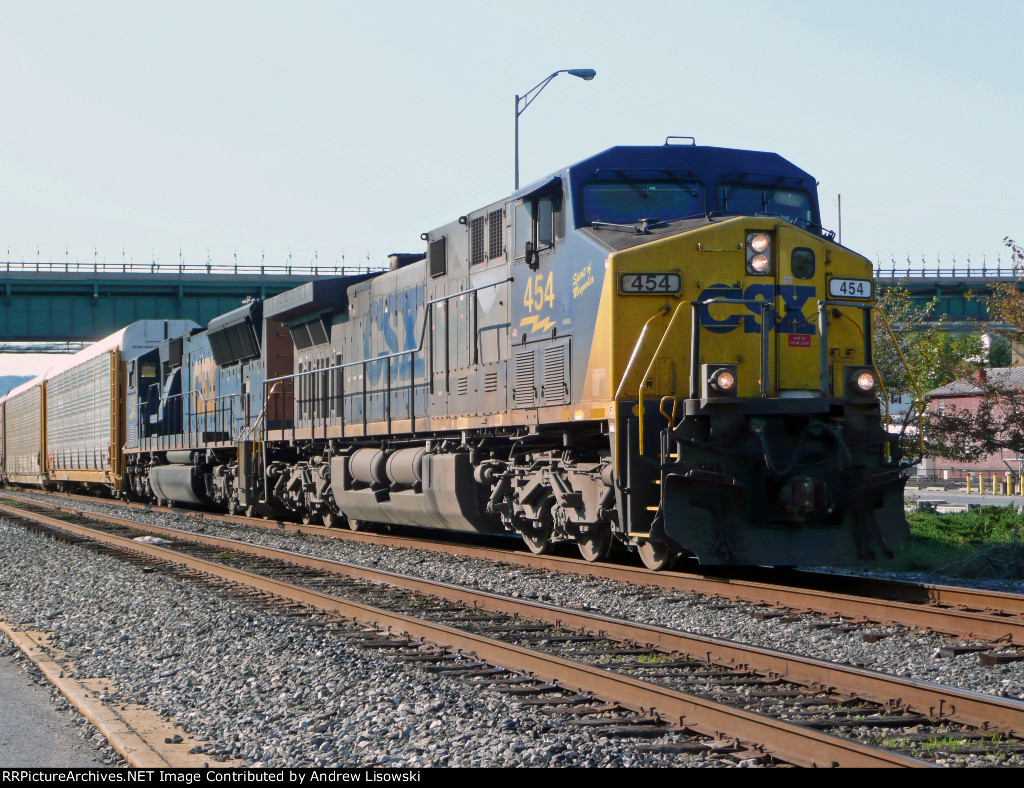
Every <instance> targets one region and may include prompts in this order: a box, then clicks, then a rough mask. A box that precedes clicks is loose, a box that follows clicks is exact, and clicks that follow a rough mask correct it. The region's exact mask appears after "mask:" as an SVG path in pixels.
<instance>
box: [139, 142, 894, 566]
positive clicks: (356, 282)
mask: <svg viewBox="0 0 1024 788" xmlns="http://www.w3.org/2000/svg"><path fill="white" fill-rule="evenodd" d="M421 238H422V240H423V241H424V251H423V252H422V253H415V254H400V255H393V256H392V257H391V265H390V270H387V271H383V272H381V273H379V274H376V275H369V276H367V275H362V276H357V277H340V278H337V279H332V280H320V281H314V282H311V283H309V284H308V285H305V286H303V287H301V288H298V289H296V290H293V291H289V292H287V293H284V294H282V295H279V296H275V297H273V298H270V299H268V300H266V301H265V302H262V304H258V305H250V306H248V307H244V308H243V309H242V310H238V311H237V312H236V313H231V314H230V315H226V316H224V317H223V318H218V320H216V321H214V322H212V323H211V324H210V326H209V328H208V329H206V331H205V332H191V333H190V334H189V335H187V336H186V337H184V339H182V338H178V339H174V338H170V339H168V340H166V341H165V342H164V343H163V345H162V346H161V348H160V350H159V352H157V351H153V352H152V354H151V355H152V358H151V359H140V361H139V370H140V373H141V369H142V365H143V363H147V362H148V368H149V369H153V368H154V367H155V368H157V369H158V370H159V374H158V376H157V378H156V379H154V380H151V381H146V382H145V383H146V385H143V381H141V378H140V379H139V385H137V386H136V387H135V388H130V389H129V393H128V402H127V408H128V411H129V413H130V414H132V415H130V416H129V417H128V421H129V423H137V424H138V425H139V430H138V432H137V433H134V434H133V439H132V440H131V441H129V445H127V446H126V448H125V457H126V462H127V466H128V468H127V474H126V478H127V479H129V480H131V490H132V491H133V493H134V494H136V495H140V496H148V497H151V498H153V497H155V498H160V499H171V500H179V501H183V502H188V503H193V504H195V503H212V504H215V505H219V506H222V507H226V508H229V509H232V510H237V509H244V510H247V511H250V512H262V513H264V514H268V515H269V514H274V513H280V512H282V511H291V512H293V513H294V514H296V515H298V516H301V517H303V518H304V519H306V520H307V521H312V520H319V521H322V522H324V523H325V524H327V525H336V524H339V525H347V526H349V527H351V528H360V527H362V526H363V525H365V524H367V523H398V524H408V525H416V526H424V527H429V528H442V529H454V530H467V531H478V532H494V533H500V532H515V533H518V534H520V535H521V537H522V538H523V540H524V541H525V542H526V544H527V545H528V546H529V547H530V549H531V550H533V551H535V552H538V553H539V552H544V551H546V550H548V549H550V548H551V547H552V546H554V545H556V544H558V543H560V542H572V543H575V544H576V545H577V546H578V548H579V550H580V552H581V554H582V555H583V556H584V557H585V558H587V559H588V560H592V561H596V560H601V559H604V558H605V557H607V556H608V555H609V554H610V553H611V552H612V551H613V549H615V548H616V547H622V546H625V547H626V548H628V549H630V550H637V551H638V552H639V553H640V556H641V557H642V559H643V561H644V563H645V564H647V565H648V566H649V567H652V568H663V567H665V566H667V565H668V564H669V563H671V562H672V561H674V560H675V559H676V558H677V557H679V556H688V557H693V558H696V559H697V560H698V561H700V562H701V563H704V564H733V565H736V564H767V565H791V564H808V563H815V564H821V563H833V564H848V563H856V562H860V561H864V560H871V559H875V558H880V557H883V556H886V555H891V554H892V552H893V551H894V550H895V549H896V548H898V547H899V545H900V544H901V543H902V541H903V540H904V539H905V537H906V532H907V528H906V523H905V519H904V515H903V486H904V482H905V472H906V471H905V467H904V465H903V463H902V462H901V458H900V455H899V448H898V445H897V443H896V442H895V441H894V440H893V439H891V438H890V436H889V435H888V434H887V432H886V431H885V430H884V429H883V428H882V426H881V423H880V418H879V403H878V400H877V396H876V385H877V382H876V380H875V374H876V373H875V370H874V366H873V364H872V359H871V320H870V314H871V312H870V310H871V306H872V303H873V295H874V293H873V279H872V267H871V264H870V262H869V261H868V260H866V259H865V258H864V257H862V256H860V255H857V254H855V253H853V252H851V251H850V250H848V249H846V248H844V247H842V246H841V245H839V244H837V243H835V241H834V240H833V238H832V236H831V234H830V233H828V232H826V231H824V230H823V229H822V227H821V219H820V214H819V208H818V199H817V192H816V184H815V181H814V179H813V178H812V177H811V176H810V175H809V174H808V173H806V172H804V171H803V170H800V169H799V168H797V167H795V166H794V165H792V164H791V163H789V162H788V161H786V160H785V159H783V158H781V157H779V156H777V155H775V154H771V153H758V152H752V151H742V150H731V149H721V148H712V147H700V146H696V145H668V144H666V145H664V146H657V147H655V146H651V147H617V148H612V149H610V150H607V151H605V152H603V153H600V154H598V155H596V156H593V157H591V158H589V159H586V160H585V161H582V162H580V163H579V164H576V165H574V166H571V167H568V168H566V169H563V170H561V171H559V172H556V173H554V174H552V175H551V176H549V177H547V178H544V179H542V180H540V181H537V182H536V183H534V184H532V185H530V186H527V187H526V188H523V189H520V190H519V191H517V192H515V193H514V194H512V195H511V196H510V197H508V198H506V199H503V200H500V201H498V202H495V203H493V204H491V205H488V206H486V207H483V208H481V209H479V210H475V211H472V212H469V213H467V214H466V215H464V216H462V217H460V218H459V219H458V220H457V221H453V222H452V223H450V224H448V225H445V226H443V227H440V228H437V229H435V230H432V231H430V232H427V233H424V234H423V235H422V236H421ZM200 372H201V374H199V373H200ZM204 381H205V382H204Z"/></svg>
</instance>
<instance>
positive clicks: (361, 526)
mask: <svg viewBox="0 0 1024 788" xmlns="http://www.w3.org/2000/svg"><path fill="white" fill-rule="evenodd" d="M367 525H368V523H367V522H366V520H356V519H355V518H353V517H349V518H348V530H350V531H365V530H366V526H367Z"/></svg>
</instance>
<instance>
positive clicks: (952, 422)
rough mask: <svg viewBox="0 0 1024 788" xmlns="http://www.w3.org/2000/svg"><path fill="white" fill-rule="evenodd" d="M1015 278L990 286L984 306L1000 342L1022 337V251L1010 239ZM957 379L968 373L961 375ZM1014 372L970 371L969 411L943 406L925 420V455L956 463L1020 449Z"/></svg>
mask: <svg viewBox="0 0 1024 788" xmlns="http://www.w3.org/2000/svg"><path fill="white" fill-rule="evenodd" d="M1004 242H1005V243H1006V246H1007V247H1008V248H1009V249H1010V254H1011V259H1012V261H1013V267H1014V274H1015V276H1016V281H1013V282H1000V283H996V284H994V285H993V286H992V295H991V296H990V297H989V299H988V301H987V304H986V306H987V307H988V312H989V315H990V317H991V318H992V319H993V320H995V321H997V322H1000V323H1002V324H1003V325H1004V326H1005V328H1002V329H1000V332H999V333H1000V334H1001V338H1002V340H1003V341H1004V342H1008V341H1009V340H1013V339H1018V340H1019V339H1020V338H1021V337H1024V292H1022V291H1021V289H1020V288H1021V284H1022V283H1024V249H1022V248H1021V247H1020V246H1018V245H1017V244H1016V243H1014V242H1013V241H1012V240H1011V239H1010V238H1006V239H1004ZM962 377H968V376H967V375H964V376H962ZM1017 379H1018V376H1017V375H1011V374H1009V373H1001V374H996V373H995V371H990V372H989V373H988V374H986V375H975V376H974V379H973V380H972V381H971V383H972V385H973V390H974V391H975V392H976V393H977V394H978V395H979V396H980V401H979V402H978V405H977V407H976V408H974V409H973V410H968V409H965V408H956V407H953V406H947V408H946V409H945V411H944V412H943V413H941V414H939V413H935V414H932V416H931V419H930V421H929V431H928V432H929V434H928V446H929V450H930V452H931V453H934V454H937V455H938V456H941V457H947V458H949V459H952V460H957V461H961V462H973V461H976V460H979V459H981V458H983V457H985V456H987V455H989V454H993V453H995V452H996V451H998V450H1000V449H1008V450H1010V451H1015V452H1018V453H1024V389H1022V387H1021V386H1020V385H1019V384H1018V383H1017Z"/></svg>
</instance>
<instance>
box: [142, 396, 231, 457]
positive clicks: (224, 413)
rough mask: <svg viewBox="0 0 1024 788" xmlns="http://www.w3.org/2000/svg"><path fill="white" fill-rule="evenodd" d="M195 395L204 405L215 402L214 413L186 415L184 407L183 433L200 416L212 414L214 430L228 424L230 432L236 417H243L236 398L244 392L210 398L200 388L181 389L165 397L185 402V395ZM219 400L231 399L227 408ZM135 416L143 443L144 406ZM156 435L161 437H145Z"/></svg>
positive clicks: (148, 438)
mask: <svg viewBox="0 0 1024 788" xmlns="http://www.w3.org/2000/svg"><path fill="white" fill-rule="evenodd" d="M157 386H158V384H156V383H154V384H151V386H150V389H153V388H155V387H157ZM193 396H194V397H197V398H198V399H199V400H201V401H202V403H203V405H206V404H209V403H213V404H214V411H213V413H212V414H210V413H208V412H203V413H199V412H193V413H189V414H187V417H186V413H185V410H184V408H182V414H181V417H182V425H181V429H182V434H187V433H188V432H191V430H186V429H185V427H186V426H189V427H193V426H198V420H199V418H200V417H210V416H212V420H213V424H214V430H213V431H214V432H217V431H218V429H217V428H218V427H221V428H222V427H225V426H226V427H227V428H228V429H227V430H226V431H228V432H229V433H230V428H231V425H232V424H233V423H234V421H235V420H236V418H237V419H238V420H241V418H242V414H239V415H238V416H237V417H236V415H235V407H234V400H235V399H236V398H239V399H241V398H244V397H245V396H246V395H245V394H243V393H235V394H220V395H218V396H216V397H213V398H212V399H209V398H207V397H206V395H205V394H203V392H202V391H200V390H199V389H195V390H193V391H187V392H186V391H181V392H178V393H177V394H172V395H171V396H169V397H167V398H166V399H165V401H167V402H170V401H171V400H175V399H181V400H182V403H183V404H184V402H185V397H189V398H192V397H193ZM160 399H161V400H164V398H163V397H161V398H160ZM219 400H229V404H228V406H227V408H224V407H222V406H220V405H217V404H216V403H217V402H218V401H219ZM149 401H150V400H147V402H149ZM150 415H152V414H150ZM135 418H136V422H137V424H136V429H137V431H138V435H139V441H140V445H141V441H142V440H143V437H142V427H143V424H142V408H137V409H136V414H135ZM225 418H226V419H227V424H226V425H225V423H224V419H225ZM154 437H160V436H154V435H152V434H150V435H147V436H146V438H145V439H146V440H151V439H153V438H154Z"/></svg>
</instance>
